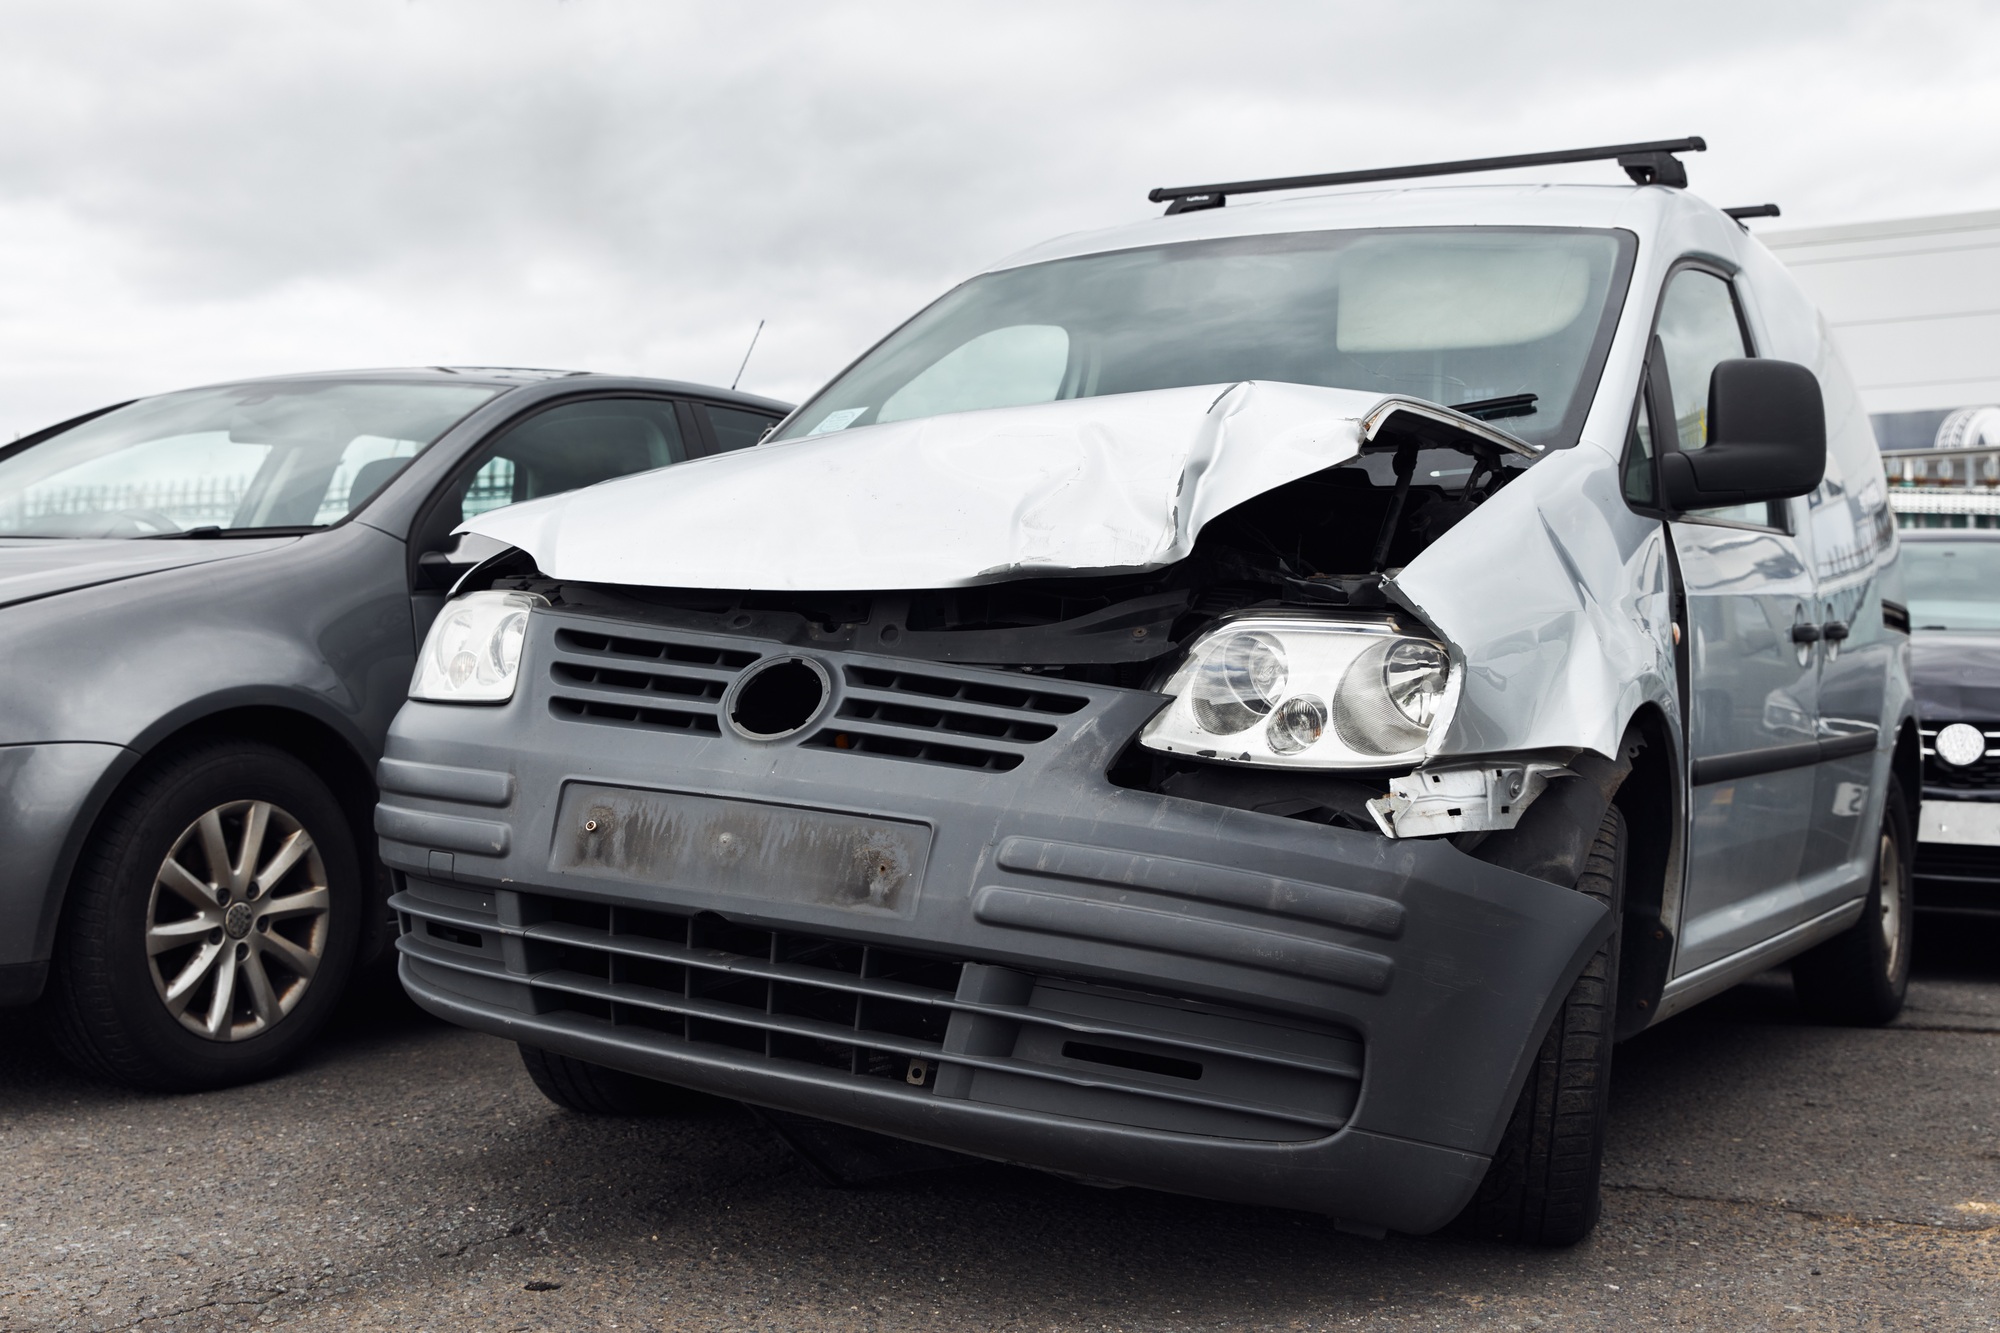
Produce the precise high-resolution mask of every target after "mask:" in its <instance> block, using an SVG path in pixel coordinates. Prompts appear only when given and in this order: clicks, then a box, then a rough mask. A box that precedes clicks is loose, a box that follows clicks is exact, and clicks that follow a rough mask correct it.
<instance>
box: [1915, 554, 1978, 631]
mask: <svg viewBox="0 0 2000 1333" xmlns="http://www.w3.org/2000/svg"><path fill="white" fill-rule="evenodd" d="M1901 563H1902V566H1903V590H1904V593H1905V594H1906V595H1907V596H1908V597H1909V599H1910V625H1911V627H1912V628H1914V629H1978V630H1997V629H2000V541H1969V542H1949V541H1906V542H1904V543H1903V555H1902V562H1901Z"/></svg>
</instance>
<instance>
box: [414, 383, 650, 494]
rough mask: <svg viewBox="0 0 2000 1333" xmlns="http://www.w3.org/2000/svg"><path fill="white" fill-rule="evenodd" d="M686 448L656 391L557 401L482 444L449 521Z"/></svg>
mask: <svg viewBox="0 0 2000 1333" xmlns="http://www.w3.org/2000/svg"><path fill="white" fill-rule="evenodd" d="M687 456H688V450H687V445H686V443H685V441H684V440H683V439H682V436H681V426H680V419H679V417H678V416H677V415H676V414H675V411H674V405H673V404H672V403H671V402H669V401H667V400H666V399H664V398H592V399H587V400H585V401H583V402H580V403H564V404H563V405H562V406H560V407H552V408H550V409H549V410H548V411H546V412H540V413H537V414H536V415H534V416H532V417H529V418H528V419H527V420H526V421H524V422H522V423H521V424H520V425H518V426H515V427H514V428H513V429H511V430H509V431H508V432H507V433H506V434H505V435H502V436H501V437H500V439H499V440H498V441H497V442H496V443H494V444H493V445H491V446H489V447H488V449H487V450H486V456H485V457H484V459H483V460H482V461H481V462H480V464H479V466H478V469H477V470H476V471H474V472H473V473H472V474H471V476H469V477H467V478H466V479H465V481H464V482H463V483H462V485H463V486H464V490H463V491H462V492H461V493H460V496H459V504H458V518H457V519H456V520H454V522H462V521H464V520H465V519H468V518H472V517H474V516H476V515H479V514H484V513H488V512H490V511H492V510H495V509H502V508H505V507H506V506H508V505H511V504H519V503H520V502H521V501H523V500H535V499H539V498H541V497H542V496H544V495H556V494H558V493H560V492H562V491H573V490H575V489H576V488H577V487H579V486H589V485H592V484H594V483H596V482H600V481H609V480H610V479H611V478H613V477H623V476H627V475H629V474H631V473H634V472H645V471H648V470H650V469H652V468H656V467H665V466H666V465H667V464H669V463H679V462H682V461H684V460H685V459H686V458H687Z"/></svg>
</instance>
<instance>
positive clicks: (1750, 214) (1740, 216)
mask: <svg viewBox="0 0 2000 1333" xmlns="http://www.w3.org/2000/svg"><path fill="white" fill-rule="evenodd" d="M1722 211H1723V212H1725V213H1727V214H1728V215H1729V216H1730V217H1733V218H1735V219H1736V220H1737V221H1738V222H1741V221H1743V220H1744V219H1745V218H1775V217H1780V216H1782V214H1781V213H1779V211H1778V206H1777V205H1776V204H1742V205H1739V206H1738V207H1735V208H1725V209H1723V210H1722Z"/></svg>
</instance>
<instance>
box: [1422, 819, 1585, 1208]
mask: <svg viewBox="0 0 2000 1333" xmlns="http://www.w3.org/2000/svg"><path fill="white" fill-rule="evenodd" d="M1624 888H1625V817H1624V816H1623V815H1622V814H1620V813H1619V810H1618V807H1617V806H1615V805H1614V806H1610V807H1607V808H1606V810H1605V812H1604V819H1603V822H1602V823H1600V824H1599V825H1598V829H1597V836H1596V838H1595V839H1594V840H1593V841H1592V843H1591V846H1590V851H1589V853H1588V854H1587V855H1586V856H1585V858H1584V866H1583V873H1582V874H1581V875H1579V876H1578V877H1577V881H1576V891H1577V892H1578V893H1583V894H1588V895H1589V896H1590V897H1592V898H1595V899H1597V901H1599V902H1601V903H1603V904H1604V905H1605V906H1606V907H1608V908H1610V909H1611V918H1612V920H1613V922H1616V921H1617V920H1618V918H1619V913H1620V911H1621V910H1622V907H1623V903H1624ZM1618 942H1619V931H1618V930H1617V929H1616V928H1615V927H1614V929H1613V930H1612V932H1611V935H1610V938H1608V939H1606V940H1605V941H1604V943H1602V944H1600V945H1599V946H1598V948H1597V952H1596V953H1594V954H1592V955H1591V956H1590V961H1589V962H1588V963H1586V964H1585V965H1584V968H1583V971H1582V973H1581V974H1580V975H1579V976H1578V977H1577V979H1576V984H1575V985H1573V986H1571V987H1570V992H1569V996H1568V998H1567V999H1565V1000H1564V1001H1563V1006H1562V1009H1561V1010H1560V1011H1559V1012H1558V1013H1557V1015H1556V1019H1555V1021H1554V1022H1553V1023H1551V1024H1550V1025H1549V1032H1548V1035H1547V1036H1546V1037H1545V1038H1543V1040H1542V1047H1541V1050H1540V1052H1539V1053H1538V1054H1537V1055H1536V1056H1535V1062H1534V1065H1533V1066H1532V1067H1531V1068H1530V1069H1529V1071H1528V1081H1527V1083H1526V1084H1525V1085H1524V1086H1523V1087H1522V1089H1521V1096H1520V1099H1519V1100H1518V1101H1517V1102H1516V1103H1515V1104H1514V1113H1513V1115H1512V1116H1511V1117H1510V1118H1509V1119H1508V1121H1507V1129H1506V1131H1505V1132H1504V1133H1503V1134H1502V1135H1501V1136H1500V1146H1499V1147H1498V1148H1497V1149H1496V1150H1495V1151H1494V1154H1493V1161H1492V1164H1491V1165H1490V1166H1488V1167H1487V1169H1486V1178H1485V1179H1484V1180H1482V1181H1481V1182H1480V1184H1479V1189H1478V1191H1477V1192H1476V1193H1475V1194H1474V1195H1473V1196H1472V1201H1471V1202H1470V1203H1468V1204H1466V1206H1465V1208H1464V1210H1463V1211H1462V1212H1460V1213H1459V1215H1458V1218H1457V1220H1456V1222H1455V1223H1454V1224H1453V1228H1452V1229H1453V1230H1455V1231H1457V1232H1459V1233H1461V1234H1464V1235H1471V1236H1477V1237H1481V1238H1483V1239H1487V1240H1498V1241H1506V1242H1509V1243H1513V1244H1521V1245H1545V1246H1562V1245H1574V1244H1576V1243H1577V1242H1578V1241H1580V1240H1582V1239H1583V1238H1584V1237H1585V1236H1587V1235H1589V1234H1590V1229H1591V1228H1592V1227H1593V1226H1595V1225H1596V1223H1597V1213H1598V1206H1599V1190H1598V1186H1599V1180H1600V1177H1601V1176H1602V1174H1603V1167H1604V1139H1605V1127H1606V1112H1607V1110H1608V1107H1609V1101H1610V1091H1611V1046H1612V1041H1613V1036H1614V1029H1615V1026H1616V1019H1617V1014H1616V1008H1617V997H1618Z"/></svg>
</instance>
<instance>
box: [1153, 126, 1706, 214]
mask: <svg viewBox="0 0 2000 1333" xmlns="http://www.w3.org/2000/svg"><path fill="white" fill-rule="evenodd" d="M1707 151H1708V144H1707V143H1706V142H1704V141H1703V140H1702V138H1701V136H1700V135H1693V134H1691V135H1689V136H1688V137H1687V138H1685V139H1658V140H1655V141H1653V142H1651V143H1621V144H1607V145H1605V146H1603V147H1599V148H1564V149H1560V150H1558V151H1556V152H1553V153H1518V154H1515V155H1514V156H1512V157H1469V158H1465V159H1464V160H1462V161H1458V162H1425V163H1419V164H1417V165H1415V166H1408V167H1375V168H1372V169H1370V170H1367V171H1330V172H1326V173H1324V174H1322V175H1318V176H1274V177H1271V178H1269V179H1266V180H1254V181H1224V182H1222V183H1221V184H1218V185H1173V186H1163V187H1161V188H1159V189H1156V190H1152V191H1149V192H1148V193H1147V195H1146V198H1147V199H1149V200H1151V201H1152V202H1153V203H1156V204H1162V203H1163V204H1167V205H1168V208H1167V212H1169V213H1191V212H1194V211H1196V210H1198V209H1203V208H1220V207H1222V206H1223V204H1225V203H1227V202H1228V199H1229V196H1230V195H1232V194H1263V193H1265V192H1267V191H1271V190H1308V189H1313V188H1316V187H1318V186H1322V185H1366V184H1369V183H1371V182H1374V181H1395V180H1413V179H1416V178H1417V177H1420V176H1464V175H1469V174H1471V173H1473V172H1478V171H1505V170H1507V169H1508V168H1510V167H1546V166H1555V165H1558V164H1560V163H1565V162H1602V161H1606V160H1608V159H1612V158H1616V159H1617V161H1618V165H1619V166H1621V167H1623V168H1625V174H1626V175H1628V176H1630V177H1631V178H1632V179H1633V181H1635V182H1636V183H1638V184H1640V185H1670V186H1673V187H1675V188H1677V189H1678V188H1685V187H1686V185H1687V169H1686V168H1685V167H1683V166H1682V165H1681V161H1680V159H1679V158H1677V157H1675V156H1674V154H1675V153H1703V152H1707Z"/></svg>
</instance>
